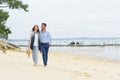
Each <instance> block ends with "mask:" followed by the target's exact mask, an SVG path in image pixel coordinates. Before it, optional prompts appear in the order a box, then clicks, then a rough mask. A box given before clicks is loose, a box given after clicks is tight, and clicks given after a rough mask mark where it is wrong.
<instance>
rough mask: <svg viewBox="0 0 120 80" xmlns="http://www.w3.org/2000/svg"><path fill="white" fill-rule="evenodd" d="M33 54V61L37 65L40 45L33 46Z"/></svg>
mask: <svg viewBox="0 0 120 80" xmlns="http://www.w3.org/2000/svg"><path fill="white" fill-rule="evenodd" d="M32 55H33V62H34V64H35V65H37V64H38V47H37V46H34V47H33V51H32Z"/></svg>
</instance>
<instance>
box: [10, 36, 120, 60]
mask: <svg viewBox="0 0 120 80" xmlns="http://www.w3.org/2000/svg"><path fill="white" fill-rule="evenodd" d="M72 41H75V42H79V43H81V44H84V45H91V44H97V45H98V44H100V45H101V44H120V38H70V39H54V40H53V41H52V45H68V44H70V42H72ZM9 42H10V43H13V44H15V45H24V46H23V47H22V48H23V49H26V46H27V40H9ZM25 45H26V46H25ZM50 51H52V52H60V53H72V54H75V55H82V56H91V57H97V58H102V59H106V60H112V61H119V62H120V46H97V47H95V46H94V47H93V46H89V47H87V46H86V47H76V46H74V47H70V46H69V47H65V46H63V47H60V46H55V47H51V48H50Z"/></svg>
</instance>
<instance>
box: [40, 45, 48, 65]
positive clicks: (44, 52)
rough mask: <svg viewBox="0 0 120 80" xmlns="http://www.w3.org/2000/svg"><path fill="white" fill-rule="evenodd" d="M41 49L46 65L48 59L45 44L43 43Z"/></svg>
mask: <svg viewBox="0 0 120 80" xmlns="http://www.w3.org/2000/svg"><path fill="white" fill-rule="evenodd" d="M41 51H42V58H43V63H44V66H46V65H47V63H46V62H47V61H46V50H45V45H44V44H41Z"/></svg>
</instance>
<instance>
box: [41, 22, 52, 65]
mask: <svg viewBox="0 0 120 80" xmlns="http://www.w3.org/2000/svg"><path fill="white" fill-rule="evenodd" d="M46 27H47V25H46V23H42V26H41V31H40V45H41V52H42V58H43V63H44V66H47V61H48V51H49V45H50V43H51V36H50V33H49V32H47V31H46Z"/></svg>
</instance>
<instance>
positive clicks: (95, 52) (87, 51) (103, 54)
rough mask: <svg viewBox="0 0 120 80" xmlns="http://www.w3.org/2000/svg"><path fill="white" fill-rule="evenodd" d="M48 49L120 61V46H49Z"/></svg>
mask: <svg viewBox="0 0 120 80" xmlns="http://www.w3.org/2000/svg"><path fill="white" fill-rule="evenodd" d="M50 51H52V52H60V53H72V54H76V55H82V56H90V57H97V58H101V59H106V60H112V61H118V62H120V46H106V47H51V48H50Z"/></svg>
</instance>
